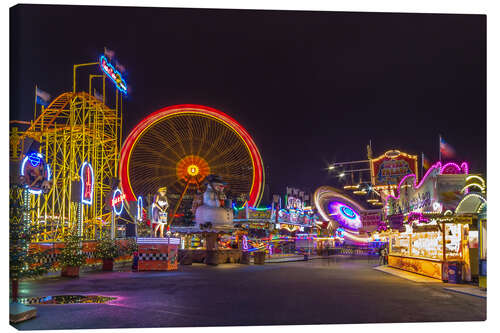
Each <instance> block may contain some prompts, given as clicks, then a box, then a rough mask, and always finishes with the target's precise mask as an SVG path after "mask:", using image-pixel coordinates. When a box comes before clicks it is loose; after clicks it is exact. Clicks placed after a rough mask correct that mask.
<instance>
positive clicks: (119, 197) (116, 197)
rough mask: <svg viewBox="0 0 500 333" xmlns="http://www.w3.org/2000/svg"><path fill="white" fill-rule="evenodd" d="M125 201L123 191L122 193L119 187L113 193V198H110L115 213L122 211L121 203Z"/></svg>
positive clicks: (118, 213)
mask: <svg viewBox="0 0 500 333" xmlns="http://www.w3.org/2000/svg"><path fill="white" fill-rule="evenodd" d="M124 201H125V193H123V192H122V191H121V190H120V189H118V188H117V189H116V190H115V192H114V193H113V198H112V199H111V207H113V210H114V212H115V214H116V215H120V214H121V213H122V211H123V205H124Z"/></svg>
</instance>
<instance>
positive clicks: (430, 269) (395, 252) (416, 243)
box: [388, 220, 468, 280]
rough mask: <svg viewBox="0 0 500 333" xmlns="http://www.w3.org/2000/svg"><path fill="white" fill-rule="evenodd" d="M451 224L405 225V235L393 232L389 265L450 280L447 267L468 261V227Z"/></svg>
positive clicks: (435, 222)
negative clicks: (466, 240) (466, 249)
mask: <svg viewBox="0 0 500 333" xmlns="http://www.w3.org/2000/svg"><path fill="white" fill-rule="evenodd" d="M450 222H451V223H446V222H443V223H438V222H437V221H436V220H435V221H434V222H430V223H428V224H420V223H418V222H417V223H413V224H406V225H405V230H404V231H403V232H399V231H396V232H395V233H393V234H392V235H391V237H390V242H389V258H388V264H389V266H391V267H395V268H400V269H403V270H406V271H410V272H413V273H418V274H422V275H426V276H429V277H432V278H436V279H440V280H448V278H449V276H448V274H447V271H446V268H447V267H448V266H450V265H451V266H453V267H455V266H456V264H457V263H462V262H464V260H465V259H466V258H465V257H464V252H465V251H464V248H463V247H464V244H465V242H464V239H465V236H466V229H467V228H468V226H467V225H463V224H458V223H453V222H452V221H450ZM443 230H444V232H443Z"/></svg>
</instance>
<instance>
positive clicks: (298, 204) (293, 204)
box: [286, 196, 304, 210]
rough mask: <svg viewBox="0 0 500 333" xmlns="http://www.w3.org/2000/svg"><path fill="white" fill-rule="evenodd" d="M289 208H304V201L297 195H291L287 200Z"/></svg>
mask: <svg viewBox="0 0 500 333" xmlns="http://www.w3.org/2000/svg"><path fill="white" fill-rule="evenodd" d="M286 208H287V209H300V210H302V209H304V202H303V201H302V200H301V199H299V198H296V197H292V196H289V197H288V198H287V202H286Z"/></svg>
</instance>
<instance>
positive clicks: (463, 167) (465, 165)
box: [385, 162, 469, 204]
mask: <svg viewBox="0 0 500 333" xmlns="http://www.w3.org/2000/svg"><path fill="white" fill-rule="evenodd" d="M448 167H455V169H456V170H458V172H460V171H463V173H464V174H469V164H468V163H467V162H462V164H461V166H458V164H456V163H453V162H449V163H446V164H445V165H443V166H442V167H441V162H437V163H436V164H434V165H433V166H431V167H430V168H429V170H427V172H426V173H425V175H424V177H422V179H421V180H420V183H419V184H418V185H417V177H416V176H415V174H413V173H412V174H409V175H406V176H404V177H403V179H401V181H400V182H399V185H398V195H397V196H396V197H395V196H393V195H388V196H387V198H386V200H385V203H386V204H387V201H388V200H389V198H393V199H394V200H398V199H399V197H400V196H401V185H403V183H404V182H405V181H406V179H407V178H409V177H413V178H414V179H413V189H415V190H418V189H419V188H420V186H422V184H423V183H424V182H425V180H426V179H427V176H428V175H429V173H430V172H431V171H432V170H433V169H435V168H440V172H439V174H440V175H442V174H443V171H444V170H445V169H446V168H448Z"/></svg>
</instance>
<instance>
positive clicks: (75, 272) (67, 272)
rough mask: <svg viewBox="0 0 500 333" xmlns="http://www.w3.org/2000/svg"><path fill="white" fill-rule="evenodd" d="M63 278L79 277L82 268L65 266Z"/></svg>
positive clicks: (62, 273) (62, 271)
mask: <svg viewBox="0 0 500 333" xmlns="http://www.w3.org/2000/svg"><path fill="white" fill-rule="evenodd" d="M61 276H66V277H79V276H80V267H79V266H76V267H75V266H64V267H63V268H62V270H61Z"/></svg>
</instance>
